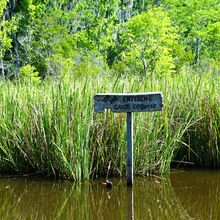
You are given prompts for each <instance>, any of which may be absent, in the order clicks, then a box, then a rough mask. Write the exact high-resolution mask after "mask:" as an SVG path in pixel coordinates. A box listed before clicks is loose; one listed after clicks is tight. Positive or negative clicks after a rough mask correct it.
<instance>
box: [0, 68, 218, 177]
mask: <svg viewBox="0 0 220 220" xmlns="http://www.w3.org/2000/svg"><path fill="white" fill-rule="evenodd" d="M0 91H1V92H0V137H1V138H0V170H1V173H8V172H12V173H17V174H31V173H36V174H40V175H46V176H53V177H55V178H65V179H73V180H81V179H88V178H90V177H98V176H103V175H106V173H107V171H108V167H110V170H109V175H120V176H123V175H125V174H126V173H125V172H126V114H125V113H119V114H113V113H112V112H110V111H105V112H104V113H102V114H100V113H94V111H93V97H94V95H95V94H96V93H104V92H149V91H151V92H153V91H162V92H163V96H164V108H163V110H162V112H153V113H135V114H134V115H135V116H134V148H135V149H134V155H135V172H136V173H137V174H149V173H152V172H160V173H165V172H167V171H168V170H169V169H170V164H171V162H173V161H177V162H178V163H180V162H181V163H182V164H184V163H186V162H192V163H194V164H195V165H198V166H203V167H219V165H220V164H219V163H220V162H219V156H220V152H219V143H220V140H219V137H220V105H219V104H220V103H219V102H220V95H219V94H220V89H219V76H218V75H215V74H212V73H207V74H205V73H200V74H197V73H193V72H192V73H188V72H187V71H184V73H181V74H180V75H175V76H172V77H161V78H153V77H152V78H148V79H144V78H140V77H135V76H133V77H116V76H105V77H104V76H102V77H87V78H86V77H84V78H81V79H74V78H71V77H67V76H66V77H63V78H61V79H59V80H56V81H52V80H48V81H47V80H45V81H44V82H43V83H42V84H41V85H35V84H34V83H32V82H25V83H21V82H9V81H2V82H1V84H0ZM179 161H180V162H179ZM109 165H111V166H109Z"/></svg>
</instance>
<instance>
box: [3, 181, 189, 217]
mask: <svg viewBox="0 0 220 220" xmlns="http://www.w3.org/2000/svg"><path fill="white" fill-rule="evenodd" d="M117 181H118V180H113V183H114V187H113V189H111V190H109V189H106V188H105V186H103V184H102V183H101V182H95V183H84V184H79V185H76V184H73V185H72V184H70V183H65V182H44V181H41V182H40V181H30V180H28V181H27V180H19V179H18V180H13V181H8V180H6V181H3V180H1V181H0V187H1V189H2V191H1V197H0V203H1V205H0V216H1V218H2V219H77V220H81V219H83V220H87V219H88V220H93V219H94V220H99V219H126V216H127V212H129V211H130V210H128V209H127V204H128V203H129V201H127V199H128V198H129V196H128V194H127V188H126V181H124V180H123V181H122V183H120V184H118V185H117ZM6 186H8V188H6ZM10 189H11V190H10ZM130 198H131V197H130ZM130 208H132V207H130ZM133 214H134V219H162V220H164V219H191V218H190V216H189V215H188V214H187V211H186V210H185V209H184V208H183V207H182V204H181V203H180V201H179V199H178V197H176V194H175V193H174V191H173V189H172V187H171V184H170V181H169V180H168V179H161V180H158V179H136V182H135V185H134V188H133Z"/></svg>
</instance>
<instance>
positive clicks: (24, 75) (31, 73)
mask: <svg viewBox="0 0 220 220" xmlns="http://www.w3.org/2000/svg"><path fill="white" fill-rule="evenodd" d="M19 79H20V80H22V81H23V82H33V83H35V84H39V83H40V82H41V79H40V77H39V73H38V72H37V71H36V68H35V67H33V66H31V65H29V64H28V65H26V66H23V67H21V69H20V72H19Z"/></svg>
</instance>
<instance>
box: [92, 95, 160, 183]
mask: <svg viewBox="0 0 220 220" xmlns="http://www.w3.org/2000/svg"><path fill="white" fill-rule="evenodd" d="M94 101H95V102H94V111H95V112H103V111H104V110H105V109H110V110H111V111H113V112H116V113H117V112H127V185H128V186H132V184H133V112H154V111H161V110H162V108H163V95H162V93H161V92H150V93H104V94H97V95H95V97H94Z"/></svg>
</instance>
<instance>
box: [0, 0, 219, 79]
mask: <svg viewBox="0 0 220 220" xmlns="http://www.w3.org/2000/svg"><path fill="white" fill-rule="evenodd" d="M6 3H7V1H5V0H4V1H3V0H2V1H1V7H0V8H1V11H0V15H2V18H3V17H4V18H6V17H7V18H6V19H5V20H4V19H3V21H2V22H1V24H0V40H1V55H0V56H1V59H2V60H3V61H4V62H5V63H7V66H5V67H6V68H5V71H6V73H7V74H8V75H11V74H13V73H16V74H17V72H18V70H19V68H20V67H22V66H24V65H26V64H29V65H32V66H35V67H36V69H37V71H38V72H39V74H40V75H41V77H42V78H45V77H46V76H47V75H54V74H55V75H59V72H56V71H55V69H56V68H51V63H53V62H52V59H53V58H55V59H56V57H60V58H61V63H60V64H59V65H58V66H64V64H65V63H66V61H67V65H69V63H72V65H73V66H74V73H73V74H76V75H81V73H82V72H83V71H82V69H85V67H86V66H92V68H87V69H85V71H84V72H86V71H88V72H87V73H86V74H87V75H89V72H90V71H92V72H91V75H94V73H95V72H96V73H95V74H99V73H100V72H101V73H102V72H104V71H106V72H108V69H109V68H112V69H113V70H114V71H116V72H117V73H118V72H119V73H123V72H126V73H127V72H129V73H130V74H132V73H135V74H141V75H142V76H143V75H144V76H149V75H154V74H156V75H157V76H162V75H169V74H170V73H173V72H180V71H181V68H182V67H183V66H184V65H185V66H186V65H189V64H190V65H194V66H196V67H201V68H203V69H204V68H208V66H209V64H210V63H215V67H214V68H217V66H218V64H216V63H218V60H219V56H220V54H219V51H220V46H219V45H220V42H219V39H220V38H219V32H220V11H219V10H220V9H219V2H218V0H208V1H205V0H201V1H199V2H198V1H196V0H193V1H191V0H183V1H176V0H161V1H154V0H152V1H146V0H143V1H142V0H141V1H139V0H138V1H133V0H130V1H126V2H125V1H121V0H107V1H104V0H98V1H95V0H88V1H85V0H78V1H74V2H71V1H66V0H55V1H51V0H47V1H39V0H21V1H19V4H18V3H17V1H15V2H14V3H15V5H14V3H13V1H9V2H8V5H7V7H6ZM159 5H160V6H159ZM6 15H7V16H6ZM94 57H95V59H94ZM94 60H95V62H94ZM54 62H55V63H57V64H58V59H56V61H54ZM83 63H84V64H83ZM87 63H90V64H88V65H87ZM91 63H92V64H91ZM77 65H79V66H78V67H77ZM94 65H95V66H94ZM7 68H8V69H7ZM64 69H65V68H64ZM80 69H81V70H80ZM100 70H101V71H100ZM80 72H81V73H80ZM78 73H79V74H78Z"/></svg>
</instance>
